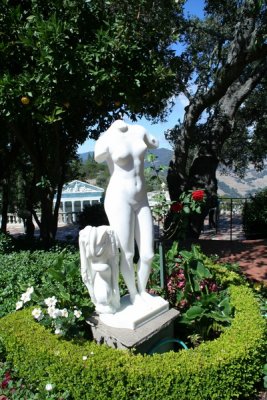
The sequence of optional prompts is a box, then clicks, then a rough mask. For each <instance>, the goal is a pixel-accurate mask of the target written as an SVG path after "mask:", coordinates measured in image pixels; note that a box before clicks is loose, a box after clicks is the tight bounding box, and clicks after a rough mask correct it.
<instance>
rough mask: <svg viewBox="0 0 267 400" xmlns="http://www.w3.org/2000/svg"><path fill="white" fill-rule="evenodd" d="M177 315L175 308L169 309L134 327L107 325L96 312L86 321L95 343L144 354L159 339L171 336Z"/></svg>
mask: <svg viewBox="0 0 267 400" xmlns="http://www.w3.org/2000/svg"><path fill="white" fill-rule="evenodd" d="M178 315H179V312H178V311H177V310H175V309H170V310H167V311H165V312H162V313H161V314H160V315H159V316H157V317H155V318H153V319H151V320H150V321H148V322H146V323H144V324H142V325H141V326H139V327H137V328H136V329H126V328H114V327H110V326H107V325H105V324H104V323H103V322H102V321H101V320H100V318H99V316H98V315H97V314H95V315H92V317H91V318H90V319H89V320H88V321H87V322H88V324H89V325H90V326H91V331H92V335H93V337H94V339H95V340H96V342H97V343H99V344H106V345H108V346H110V347H113V348H117V349H124V350H135V351H136V352H137V353H142V354H144V353H148V352H149V351H150V350H151V349H152V348H153V347H154V346H155V345H156V344H157V343H158V342H159V341H160V340H161V339H164V338H167V337H173V321H174V320H175V319H176V318H177V317H178ZM168 350H169V349H168ZM165 351H166V349H165Z"/></svg>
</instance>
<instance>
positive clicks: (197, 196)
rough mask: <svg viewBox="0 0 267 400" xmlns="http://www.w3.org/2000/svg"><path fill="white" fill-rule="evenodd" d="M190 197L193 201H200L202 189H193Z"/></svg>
mask: <svg viewBox="0 0 267 400" xmlns="http://www.w3.org/2000/svg"><path fill="white" fill-rule="evenodd" d="M192 199H193V200H195V201H202V200H203V199H204V190H195V191H194V192H193V193H192Z"/></svg>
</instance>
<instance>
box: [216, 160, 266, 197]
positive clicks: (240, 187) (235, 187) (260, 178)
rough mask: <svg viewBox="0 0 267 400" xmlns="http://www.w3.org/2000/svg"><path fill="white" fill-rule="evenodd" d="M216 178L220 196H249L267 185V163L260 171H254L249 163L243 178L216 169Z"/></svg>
mask: <svg viewBox="0 0 267 400" xmlns="http://www.w3.org/2000/svg"><path fill="white" fill-rule="evenodd" d="M217 179H218V186H219V190H218V193H219V195H220V196H228V197H249V195H253V194H255V193H256V192H257V191H259V190H260V189H263V188H265V187H267V163H266V164H265V168H264V169H263V170H262V171H260V172H257V171H255V169H254V167H253V165H250V166H249V168H248V170H247V172H246V175H245V177H244V178H243V179H241V178H239V177H237V176H235V175H233V174H229V175H225V174H224V173H223V172H221V171H217Z"/></svg>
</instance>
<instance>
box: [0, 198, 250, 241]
mask: <svg viewBox="0 0 267 400" xmlns="http://www.w3.org/2000/svg"><path fill="white" fill-rule="evenodd" d="M246 201H247V198H230V197H229V198H219V206H218V207H217V208H216V209H215V212H214V215H215V220H214V222H215V226H214V227H211V226H210V221H209V216H207V217H206V218H205V220H204V225H203V232H202V234H201V236H202V237H204V238H206V237H214V236H223V238H224V239H228V240H229V239H230V240H234V239H240V238H242V237H243V229H242V210H243V207H244V204H245V203H246ZM37 215H38V217H39V218H40V214H39V213H37ZM7 218H8V221H7V223H8V224H23V223H24V221H23V219H22V217H20V216H18V214H17V213H8V215H7ZM0 222H1V216H0ZM78 222H79V212H72V211H69V212H65V213H63V212H59V214H58V223H59V225H65V224H66V225H68V224H76V223H78ZM154 226H155V237H156V238H157V237H159V232H160V230H161V229H162V228H163V226H162V224H161V223H158V222H157V221H155V220H154Z"/></svg>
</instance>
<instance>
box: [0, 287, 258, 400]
mask: <svg viewBox="0 0 267 400" xmlns="http://www.w3.org/2000/svg"><path fill="white" fill-rule="evenodd" d="M230 300H231V305H232V306H233V307H234V308H235V317H234V319H233V322H232V324H231V326H230V327H229V328H227V329H225V331H224V332H223V334H221V336H220V337H219V338H218V339H216V340H214V341H211V342H205V343H202V344H201V345H200V346H199V347H197V348H196V349H190V350H181V351H180V352H178V353H175V352H169V353H165V354H154V355H153V356H148V355H145V356H142V355H134V354H133V353H131V352H128V351H122V350H115V349H111V348H108V347H107V346H105V345H97V344H95V343H94V342H92V341H83V342H81V341H80V342H74V341H72V342H69V341H65V340H63V339H60V338H59V337H58V336H55V335H53V334H51V333H49V332H48V331H47V330H45V328H44V327H43V326H41V325H40V324H38V323H36V322H35V321H34V320H33V318H32V316H31V313H30V310H29V309H25V310H23V311H18V312H16V313H13V314H10V315H7V316H6V317H3V318H2V319H0V337H1V338H2V341H3V342H4V344H5V347H6V352H7V360H8V361H10V362H11V363H12V364H13V365H14V367H15V368H16V370H17V371H18V372H19V375H20V377H22V378H24V379H27V381H29V382H30V383H34V384H36V385H38V387H39V388H40V387H45V385H46V384H47V383H51V384H53V385H55V388H56V390H57V391H58V392H63V391H65V390H67V391H68V392H69V393H70V394H71V398H73V399H77V400H78V399H79V400H82V399H86V400H90V399H94V400H95V399H97V400H106V399H107V398H109V399H114V400H115V399H116V400H129V399H136V400H137V399H142V400H152V399H164V400H176V399H179V400H209V399H210V400H216V399H218V400H231V399H235V398H251V397H250V396H251V394H252V393H253V392H254V387H255V383H257V382H258V381H259V380H260V379H261V378H262V365H263V363H264V361H265V354H266V352H265V350H266V322H265V321H264V319H263V318H262V316H261V314H260V311H259V305H258V302H257V300H256V299H255V297H254V295H253V292H252V290H251V289H250V288H248V287H246V286H244V285H241V286H231V287H230ZM86 357H87V359H85V358H86Z"/></svg>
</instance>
